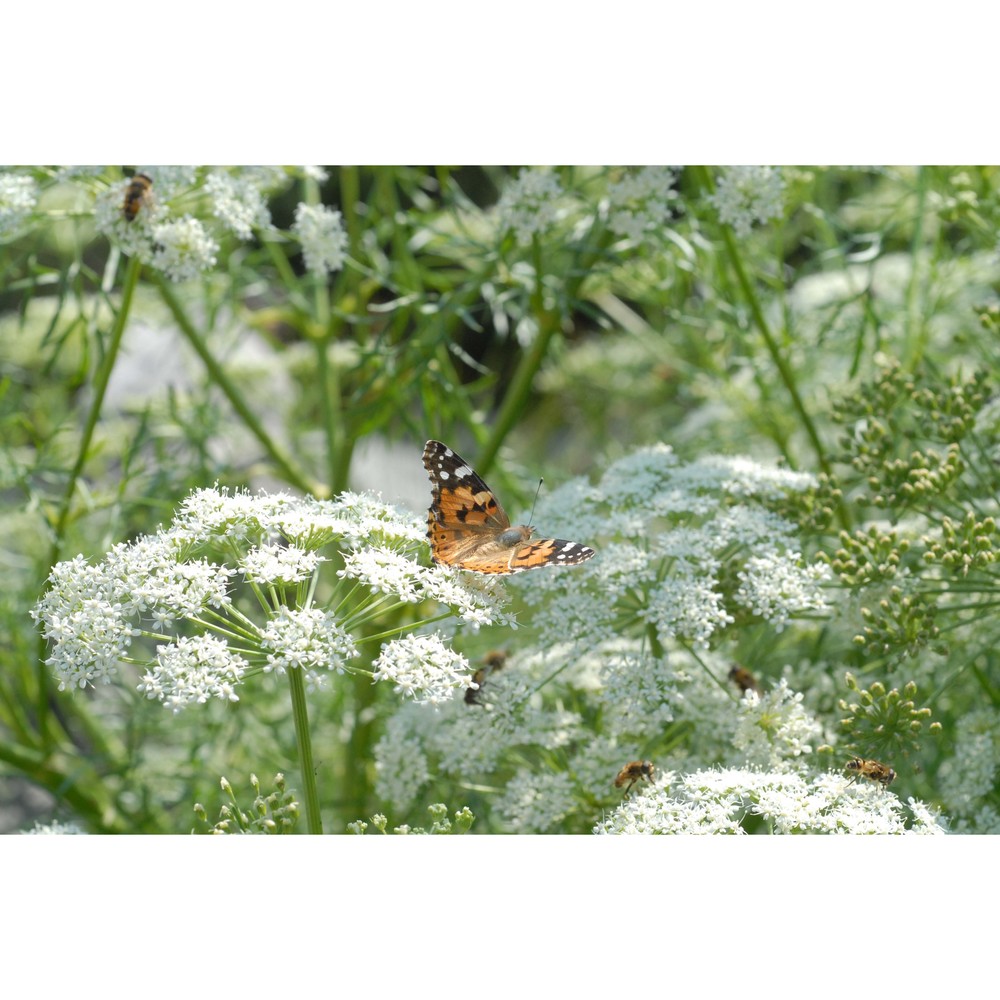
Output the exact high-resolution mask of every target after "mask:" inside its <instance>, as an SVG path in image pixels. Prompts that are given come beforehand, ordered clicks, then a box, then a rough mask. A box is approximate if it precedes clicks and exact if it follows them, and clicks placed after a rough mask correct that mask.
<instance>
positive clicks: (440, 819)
mask: <svg viewBox="0 0 1000 1000" xmlns="http://www.w3.org/2000/svg"><path fill="white" fill-rule="evenodd" d="M427 811H428V812H429V813H430V815H431V825H430V827H429V828H425V827H422V826H406V825H404V826H397V827H393V829H392V832H393V833H397V834H410V835H425V834H434V833H439V834H441V833H468V832H469V828H470V827H471V826H472V823H473V820H475V816H474V815H473V814H472V810H471V809H470V808H469V807H468V806H463V807H462V808H461V809H459V810H457V811H456V812H455V822H454V823H452V821H451V820H450V819H448V807H447V806H446V805H445V804H444V803H443V802H435V803H434V804H433V805H430V806H428V807H427ZM371 821H372V822H371V825H372V826H374V827H375V829H376V830H378V832H379V833H388V832H389V831H388V829H387V827H388V826H389V820H388V819H387V818H386V817H385V815H384V814H383V813H376V814H375V815H374V816H372V817H371ZM367 829H368V824H367V823H366V822H365V821H364V820H363V819H359V820H355V822H353V823H348V824H347V832H348V833H355V834H359V835H360V834H363V833H364V832H365V831H366V830H367Z"/></svg>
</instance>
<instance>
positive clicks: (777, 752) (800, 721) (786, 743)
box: [732, 677, 826, 771]
mask: <svg viewBox="0 0 1000 1000" xmlns="http://www.w3.org/2000/svg"><path fill="white" fill-rule="evenodd" d="M737 720H738V721H737V723H736V730H735V732H734V734H733V740H732V742H733V746H734V747H735V748H736V749H737V750H738V751H740V753H741V754H742V755H743V757H744V759H745V761H746V763H747V764H750V765H756V766H758V767H766V768H770V769H771V770H775V771H779V770H786V769H787V765H788V762H791V763H797V762H799V761H800V759H801V758H803V757H804V756H805V755H807V754H811V753H812V752H813V744H814V743H816V742H817V741H821V740H824V739H825V738H826V734H824V732H823V727H822V726H821V725H820V723H819V722H818V721H817V719H816V718H815V717H814V716H812V715H811V714H810V713H809V712H807V711H806V709H805V708H804V707H803V705H802V694H801V693H800V692H797V691H793V690H792V689H791V688H790V687H789V686H788V681H787V680H786V679H785V678H784V677H782V679H781V680H780V681H779V682H778V684H777V685H776V686H775V687H774V688H772V689H771V690H770V691H767V692H765V693H764V694H763V695H760V696H758V695H756V694H755V693H754V692H753V691H748V692H746V694H745V695H744V696H743V697H742V698H741V699H740V703H739V707H738V711H737Z"/></svg>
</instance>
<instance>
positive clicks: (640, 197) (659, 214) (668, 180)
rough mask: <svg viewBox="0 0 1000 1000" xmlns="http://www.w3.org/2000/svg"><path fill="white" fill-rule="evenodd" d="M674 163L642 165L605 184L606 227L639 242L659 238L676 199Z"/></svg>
mask: <svg viewBox="0 0 1000 1000" xmlns="http://www.w3.org/2000/svg"><path fill="white" fill-rule="evenodd" d="M676 181H677V170H676V169H675V168H673V167H642V168H641V169H640V170H638V171H636V172H634V173H629V174H626V175H625V177H623V178H622V180H620V181H616V182H615V183H613V184H609V185H608V228H609V229H610V230H611V231H612V232H613V233H617V234H618V235H619V236H625V237H627V238H628V239H631V240H635V241H636V242H640V241H642V240H643V239H649V240H651V241H654V242H655V241H658V240H659V239H662V233H663V230H664V229H665V228H666V224H667V220H668V219H669V218H670V210H671V206H672V204H673V202H675V201H676V200H677V192H676V190H674V184H675V183H676Z"/></svg>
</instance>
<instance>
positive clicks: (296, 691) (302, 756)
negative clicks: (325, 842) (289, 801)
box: [288, 667, 323, 833]
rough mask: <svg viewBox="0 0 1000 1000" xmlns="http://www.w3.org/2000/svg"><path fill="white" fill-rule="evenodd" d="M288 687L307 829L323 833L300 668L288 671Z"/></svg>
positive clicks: (304, 691)
mask: <svg viewBox="0 0 1000 1000" xmlns="http://www.w3.org/2000/svg"><path fill="white" fill-rule="evenodd" d="M288 687H289V689H290V690H291V693H292V717H293V718H294V720H295V745H296V748H297V750H298V758H299V773H300V774H301V776H302V797H303V798H304V799H305V805H306V827H307V828H308V830H309V832H310V833H322V832H323V820H322V818H321V817H320V813H319V792H318V791H317V789H316V767H315V765H314V764H313V753H312V740H311V739H310V736H309V712H308V704H307V702H306V686H305V682H304V680H303V679H302V671H301V670H300V669H299V668H298V667H291V668H290V669H289V670H288Z"/></svg>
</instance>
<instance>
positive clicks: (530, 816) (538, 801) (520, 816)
mask: <svg viewBox="0 0 1000 1000" xmlns="http://www.w3.org/2000/svg"><path fill="white" fill-rule="evenodd" d="M575 807H576V796H575V794H574V790H573V782H572V779H571V778H570V776H569V775H568V774H566V773H565V772H560V773H546V774H532V773H531V772H530V771H528V770H521V771H518V773H517V774H516V775H514V777H513V778H511V780H510V781H509V782H508V783H507V787H506V789H505V790H504V793H503V795H501V796H500V797H499V799H497V801H496V803H495V805H494V808H495V810H496V812H497V813H498V814H499V815H500V816H501V817H502V818H503V821H504V823H505V824H506V826H507V827H508V828H510V829H511V830H512V831H513V832H514V833H545V831H546V830H551V829H552V828H553V827H554V826H555V825H556V824H557V823H559V822H560V821H561V820H563V819H565V818H566V816H568V815H569V814H570V813H571V812H573V810H574V808H575Z"/></svg>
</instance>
